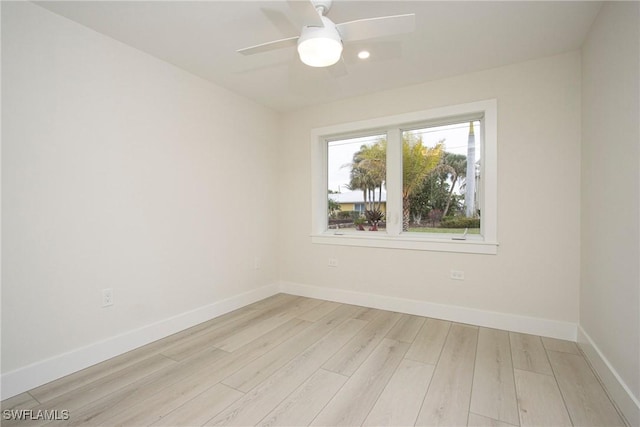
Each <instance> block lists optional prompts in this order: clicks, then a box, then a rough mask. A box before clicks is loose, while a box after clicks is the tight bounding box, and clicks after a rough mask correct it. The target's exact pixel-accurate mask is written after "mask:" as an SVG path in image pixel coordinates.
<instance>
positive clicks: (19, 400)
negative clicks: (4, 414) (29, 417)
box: [0, 393, 40, 411]
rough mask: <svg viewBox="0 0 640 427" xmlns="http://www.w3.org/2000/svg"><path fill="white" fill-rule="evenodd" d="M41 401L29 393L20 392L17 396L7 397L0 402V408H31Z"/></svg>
mask: <svg viewBox="0 0 640 427" xmlns="http://www.w3.org/2000/svg"><path fill="white" fill-rule="evenodd" d="M39 404H40V402H38V401H37V400H36V399H34V398H33V396H31V395H30V394H29V393H20V394H18V395H16V396H13V397H10V398H9V399H5V400H3V401H2V403H1V404H0V409H2V410H3V411H5V410H9V411H10V410H12V409H31V408H35V407H36V406H38V405H39Z"/></svg>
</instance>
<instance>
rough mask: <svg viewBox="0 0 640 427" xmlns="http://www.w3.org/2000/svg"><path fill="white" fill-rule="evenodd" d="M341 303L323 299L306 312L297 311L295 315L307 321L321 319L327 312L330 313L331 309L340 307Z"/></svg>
mask: <svg viewBox="0 0 640 427" xmlns="http://www.w3.org/2000/svg"><path fill="white" fill-rule="evenodd" d="M341 306H342V304H340V303H337V302H333V301H323V302H322V303H321V304H319V305H318V306H317V307H314V308H312V309H311V310H309V311H307V312H306V313H298V315H297V317H298V318H299V319H302V320H307V321H309V322H317V321H318V320H320V319H322V318H323V317H324V316H326V315H327V314H329V313H331V312H332V311H333V310H336V309H337V308H338V307H341Z"/></svg>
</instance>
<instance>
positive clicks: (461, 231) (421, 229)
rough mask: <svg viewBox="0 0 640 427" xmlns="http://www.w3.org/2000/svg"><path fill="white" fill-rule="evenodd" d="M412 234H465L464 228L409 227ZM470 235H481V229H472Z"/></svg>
mask: <svg viewBox="0 0 640 427" xmlns="http://www.w3.org/2000/svg"><path fill="white" fill-rule="evenodd" d="M409 231H410V232H417V233H448V234H464V228H433V227H409ZM468 234H480V229H479V228H470V229H469V232H468Z"/></svg>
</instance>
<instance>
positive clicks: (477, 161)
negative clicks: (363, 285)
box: [312, 100, 497, 254]
mask: <svg viewBox="0 0 640 427" xmlns="http://www.w3.org/2000/svg"><path fill="white" fill-rule="evenodd" d="M496 110H497V109H496V101H495V100H490V101H480V102H474V103H470V104H464V105H456V106H451V107H444V108H438V109H433V110H428V111H420V112H415V113H409V114H403V115H398V116H393V117H385V118H379V119H373V120H367V121H362V122H356V123H347V124H343V125H337V126H331V127H326V128H322V129H315V130H313V131H312V153H313V165H312V166H313V168H312V172H313V189H312V190H313V192H312V194H313V230H312V241H313V242H314V243H324V244H339V245H350V246H372V247H386V248H401V249H417V250H440V251H449V252H469V253H488V254H492V253H496V252H497V215H496V206H497V203H496V184H497V183H496V181H497V179H496V175H497V173H496V172H497V165H496V160H497V156H496V149H497V118H496Z"/></svg>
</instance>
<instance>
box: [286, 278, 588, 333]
mask: <svg viewBox="0 0 640 427" xmlns="http://www.w3.org/2000/svg"><path fill="white" fill-rule="evenodd" d="M280 291H281V292H284V293H288V294H292V295H299V296H305V297H310V298H318V299H324V300H329V301H335V302H341V303H345V304H354V305H360V306H364V307H371V308H378V309H381V310H389V311H396V312H400V313H407V314H414V315H417V316H424V317H434V318H437V319H443V320H450V321H454V322H459V323H467V324H471V325H477V326H486V327H489V328H495V329H503V330H507V331H513V332H522V333H526V334H534V335H541V336H544V337H552V338H559V339H564V340H569V341H576V337H577V324H575V323H570V322H560V321H557V320H548V319H541V318H536V317H528V316H520V315H517V314H508V313H499V312H495V311H484V310H478V309H474V308H467V307H459V306H454V305H445V304H435V303H432V302H427V301H419V300H411V299H405V298H396V297H390V296H384V295H374V294H367V293H362V292H354V291H346V290H342V289H335V288H325V287H320V286H309V285H301V284H298V283H291V282H280Z"/></svg>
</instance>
